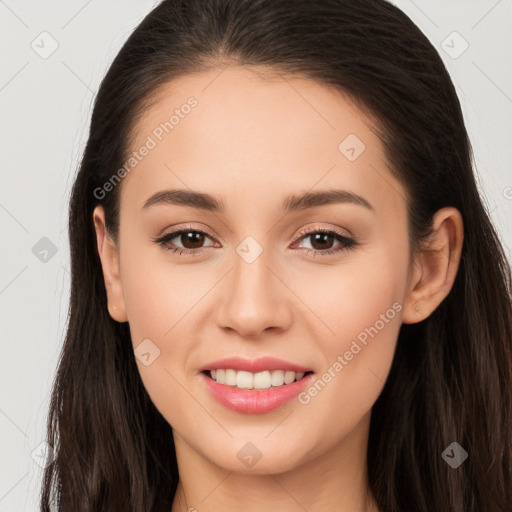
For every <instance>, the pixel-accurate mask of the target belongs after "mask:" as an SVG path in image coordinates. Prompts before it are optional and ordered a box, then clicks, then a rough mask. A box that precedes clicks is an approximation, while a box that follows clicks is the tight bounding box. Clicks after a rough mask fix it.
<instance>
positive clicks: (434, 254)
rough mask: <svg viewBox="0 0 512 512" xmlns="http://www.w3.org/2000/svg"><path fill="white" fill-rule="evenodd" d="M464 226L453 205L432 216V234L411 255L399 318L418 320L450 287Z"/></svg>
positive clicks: (456, 268) (438, 301)
mask: <svg viewBox="0 0 512 512" xmlns="http://www.w3.org/2000/svg"><path fill="white" fill-rule="evenodd" d="M463 239H464V225H463V221H462V216H461V214H460V212H459V210H457V209H456V208H453V207H446V208H442V209H440V210H439V211H438V212H436V214H435V215H434V218H433V222H432V236H431V237H430V238H429V240H428V241H427V242H426V246H425V247H424V249H423V250H422V252H421V253H419V254H417V255H416V257H415V262H414V267H413V272H411V278H410V282H409V291H408V295H407V297H406V299H405V301H404V308H403V315H402V321H403V323H405V324H414V323H417V322H421V321H422V320H424V319H425V318H427V317H429V316H430V315H431V314H432V312H433V311H434V310H435V309H436V308H437V307H438V306H439V304H441V302H442V301H443V300H444V299H445V298H446V296H447V295H448V294H449V293H450V290H451V289H452V286H453V283H454V281H455V277H456V275H457V271H458V268H459V263H460V258H461V254H462V243H463Z"/></svg>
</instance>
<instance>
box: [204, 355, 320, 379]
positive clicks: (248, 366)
mask: <svg viewBox="0 0 512 512" xmlns="http://www.w3.org/2000/svg"><path fill="white" fill-rule="evenodd" d="M218 369H225V370H228V369H232V370H236V371H237V372H238V371H246V372H251V373H258V372H263V371H265V370H270V371H273V370H284V371H292V372H295V373H298V372H304V373H306V372H310V371H312V370H311V368H305V367H304V366H300V365H298V364H295V363H291V362H289V361H285V360H284V359H276V358H275V357H268V356H267V357H260V358H258V359H253V360H251V359H244V358H242V357H228V358H226V359H219V360H218V361H213V362H211V363H208V364H207V365H205V366H203V367H202V368H201V369H200V371H202V372H203V371H206V370H218ZM287 385H288V386H289V385H290V384H287Z"/></svg>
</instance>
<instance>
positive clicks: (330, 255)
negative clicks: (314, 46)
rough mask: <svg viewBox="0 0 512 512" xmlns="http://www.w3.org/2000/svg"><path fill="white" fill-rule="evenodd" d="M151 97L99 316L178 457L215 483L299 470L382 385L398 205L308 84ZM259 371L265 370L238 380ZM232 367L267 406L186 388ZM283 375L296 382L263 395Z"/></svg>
mask: <svg viewBox="0 0 512 512" xmlns="http://www.w3.org/2000/svg"><path fill="white" fill-rule="evenodd" d="M157 98H158V101H156V102H154V103H153V104H152V105H151V106H150V107H149V108H148V109H147V110H146V111H145V113H144V115H143V116H142V118H141V119H140V121H139V122H138V124H137V125H136V130H135V132H134V133H135V137H134V141H133V145H132V150H133V151H136V152H137V155H138V156H137V155H136V156H135V157H133V158H136V160H132V161H131V162H128V164H127V167H126V169H129V172H126V176H125V177H124V178H123V180H122V183H121V185H118V186H120V187H121V190H120V192H121V202H120V231H119V238H118V240H117V246H116V261H115V265H117V267H116V268H117V270H116V272H118V274H115V275H114V274H112V275H111V276H110V281H109V301H110V302H111V304H113V305H115V306H116V308H117V310H116V311H115V312H113V315H114V316H115V318H116V319H118V320H121V321H123V320H127V321H128V322H129V326H130V332H131V336H132V341H133V347H134V350H135V353H136V355H137V365H138V368H139V371H140V375H141V378H142V381H143V383H144V385H145V387H146V389H147V391H148V393H149V395H150V397H151V399H152V400H153V402H154V404H155V405H156V407H157V408H158V409H159V411H160V412H161V413H162V415H163V416H164V417H165V418H166V420H167V421H168V422H169V423H170V425H171V426H172V428H173V430H174V432H175V434H176V436H177V437H179V438H180V439H181V440H182V442H184V443H186V444H187V446H189V447H191V448H192V449H193V450H194V451H195V452H196V453H198V454H200V456H202V457H204V458H205V459H207V460H208V461H210V462H211V463H213V464H215V465H217V466H220V467H223V468H226V469H228V470H232V471H239V472H240V471H242V472H243V471H247V472H249V471H250V472H252V473H264V472H275V471H285V470H287V469H291V468H294V467H298V466H299V465H301V464H304V463H306V462H308V461H310V460H313V459H314V458H316V457H318V456H320V455H322V454H326V453H328V452H329V451H331V450H333V449H334V448H335V447H337V446H339V445H340V444H342V443H347V442H348V440H349V439H350V436H353V435H354V433H355V432H356V431H358V429H364V428H367V426H368V422H369V418H370V412H371V408H372V406H373V404H374V403H375V401H376V399H377V398H378V396H379V394H380V392H381V390H382V388H383V386H384V382H385V380H386V378H387V376H388V373H389V370H390V366H391V363H392V360H393V355H394V351H395V346H396V340H397V336H398V331H399V328H400V325H401V323H402V313H403V311H402V304H403V302H404V300H405V298H406V295H407V292H408V290H409V287H410V268H411V265H410V261H409V242H408V233H407V214H406V200H405V190H404V188H403V187H402V185H401V184H400V183H399V182H398V181H397V180H396V179H395V178H394V177H393V176H392V174H391V172H390V171H389V169H388V164H387V161H386V157H385V155H384V151H383V147H382V144H381V142H380V140H379V138H378V136H377V135H376V134H375V130H374V129H373V126H372V123H371V121H370V120H369V119H367V118H366V117H365V116H364V115H363V113H362V112H361V111H360V110H358V109H357V108H356V107H355V106H354V105H353V104H352V103H351V102H350V101H349V100H348V99H347V98H346V97H344V96H343V95H341V94H340V93H339V92H337V91H335V90H332V89H330V88H327V87H325V86H323V85H321V84H319V83H316V82H313V81H310V80H307V79H303V78H291V77H287V78H286V79H284V78H281V77H279V76H277V75H271V74H270V73H268V72H266V73H263V74H262V73H261V70H259V71H258V72H255V70H249V69H247V68H237V67H230V68H227V69H225V70H224V71H222V72H221V71H220V70H219V69H215V70H211V71H208V72H203V73H200V74H196V75H190V76H186V77H183V78H180V79H178V80H176V81H173V82H172V83H169V84H167V85H166V86H165V87H164V88H163V89H162V90H160V91H159V94H158V96H157ZM190 98H192V99H190ZM187 105H188V106H187ZM172 115H174V118H171V116H172ZM166 122H167V124H165V123H166ZM143 146H146V148H148V149H147V150H143V149H141V148H142V147H143ZM142 154H144V155H142ZM176 190H181V191H184V192H185V193H182V194H181V195H180V194H177V193H174V194H168V195H167V196H166V195H165V194H162V192H165V191H176ZM327 191H329V192H331V194H324V195H323V196H322V195H319V194H321V193H325V192H327ZM195 193H201V194H205V195H206V194H207V195H208V197H207V198H206V199H205V196H200V197H197V196H194V195H193V194H195ZM304 194H306V196H305V197H302V199H301V196H303V195H304ZM307 194H309V196H308V195H307ZM210 196H211V197H210ZM180 231H181V233H180ZM264 357H266V358H275V359H278V360H280V361H277V362H276V361H270V360H268V359H267V360H266V361H263V362H262V365H261V366H248V367H244V366H243V364H242V363H243V362H244V361H245V362H247V361H249V362H251V361H254V360H258V359H260V358H264ZM225 358H241V360H243V361H241V360H236V361H230V362H228V363H226V364H223V363H215V362H217V361H219V360H221V359H225ZM212 363H213V364H212ZM237 367H238V368H241V369H245V370H247V369H251V368H252V369H253V370H255V371H254V372H253V373H257V374H260V373H261V375H259V376H257V377H256V379H255V380H256V381H257V382H258V383H259V384H258V386H260V385H261V386H263V387H267V389H266V390H259V389H258V390H256V389H252V390H248V389H246V390H239V389H238V387H237V386H233V385H232V382H233V381H229V382H231V385H229V384H222V383H215V382H213V381H212V380H211V377H209V376H208V375H206V373H205V372H204V371H202V370H203V369H204V368H208V369H216V370H218V369H221V368H224V369H225V368H231V369H236V368H237ZM265 368H266V370H268V372H270V373H268V372H266V371H265ZM293 368H295V369H298V370H300V369H302V370H305V371H307V372H312V373H306V372H302V373H306V374H305V376H304V377H302V379H300V380H298V381H297V382H296V383H290V384H283V385H282V386H278V385H276V386H271V387H270V388H268V385H269V382H270V383H272V382H275V383H276V384H279V383H280V381H279V379H280V377H281V374H280V373H279V370H280V369H282V370H287V371H292V370H291V369H293ZM219 373H220V374H222V372H218V371H217V372H216V376H217V375H218V374H219ZM297 373H298V375H297ZM297 373H296V374H295V375H292V374H291V373H289V374H288V378H292V377H294V376H295V378H298V377H301V372H297ZM228 374H229V377H228ZM283 376H286V374H283ZM224 378H225V379H228V380H229V379H231V378H234V379H235V381H236V379H239V380H238V381H237V382H238V384H239V385H240V386H242V387H243V386H244V385H245V384H244V383H246V382H248V381H246V380H245V378H249V379H252V380H250V382H251V383H252V385H253V386H254V385H256V384H255V380H254V377H253V375H251V374H246V373H244V372H242V373H239V374H235V373H234V372H226V373H225V374H224ZM272 379H275V380H274V381H273V380H272ZM219 380H221V381H222V377H219ZM248 385H250V384H248ZM287 386H290V388H289V389H285V388H286V387H287ZM292 386H293V390H292V391H290V389H291V387H292ZM258 393H261V395H259V396H258V395H257V394H258ZM249 442H250V443H252V445H248V444H247V443H249ZM255 448H256V449H257V451H256V449H255ZM241 449H243V450H245V451H247V452H248V453H249V454H251V452H252V454H253V455H254V454H257V452H259V453H260V454H261V459H260V460H259V461H258V463H257V464H256V465H254V467H252V468H250V467H249V465H247V464H245V465H244V464H243V463H242V462H241V461H242V458H243V457H241V456H240V453H242V455H243V454H244V453H245V452H243V451H242V452H240V450H241ZM257 456H258V455H257Z"/></svg>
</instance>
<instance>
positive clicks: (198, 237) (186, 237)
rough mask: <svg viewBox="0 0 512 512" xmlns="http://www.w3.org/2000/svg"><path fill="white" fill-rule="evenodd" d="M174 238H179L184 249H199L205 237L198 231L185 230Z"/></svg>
mask: <svg viewBox="0 0 512 512" xmlns="http://www.w3.org/2000/svg"><path fill="white" fill-rule="evenodd" d="M175 238H179V240H180V241H181V243H182V245H183V247H184V248H185V249H199V248H201V246H202V245H203V243H204V240H205V238H206V237H205V235H204V234H203V233H201V232H199V231H186V232H183V233H182V234H181V235H179V236H178V237H175Z"/></svg>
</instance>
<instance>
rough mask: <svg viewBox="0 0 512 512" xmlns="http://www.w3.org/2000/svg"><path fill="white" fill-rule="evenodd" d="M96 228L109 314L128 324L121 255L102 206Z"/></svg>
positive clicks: (98, 208)
mask: <svg viewBox="0 0 512 512" xmlns="http://www.w3.org/2000/svg"><path fill="white" fill-rule="evenodd" d="M93 221H94V228H95V230H96V242H97V245H98V254H99V257H100V260H101V267H102V269H103V279H104V281H105V289H106V290H107V301H108V312H109V314H110V316H111V317H112V318H113V319H114V320H116V321H117V322H126V321H128V317H127V315H126V307H125V303H124V295H123V287H122V283H121V278H120V275H119V254H118V251H117V249H116V246H115V243H114V241H113V240H112V238H111V237H110V235H109V233H108V231H107V229H106V225H105V212H104V210H103V207H102V206H96V208H95V209H94V212H93Z"/></svg>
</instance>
